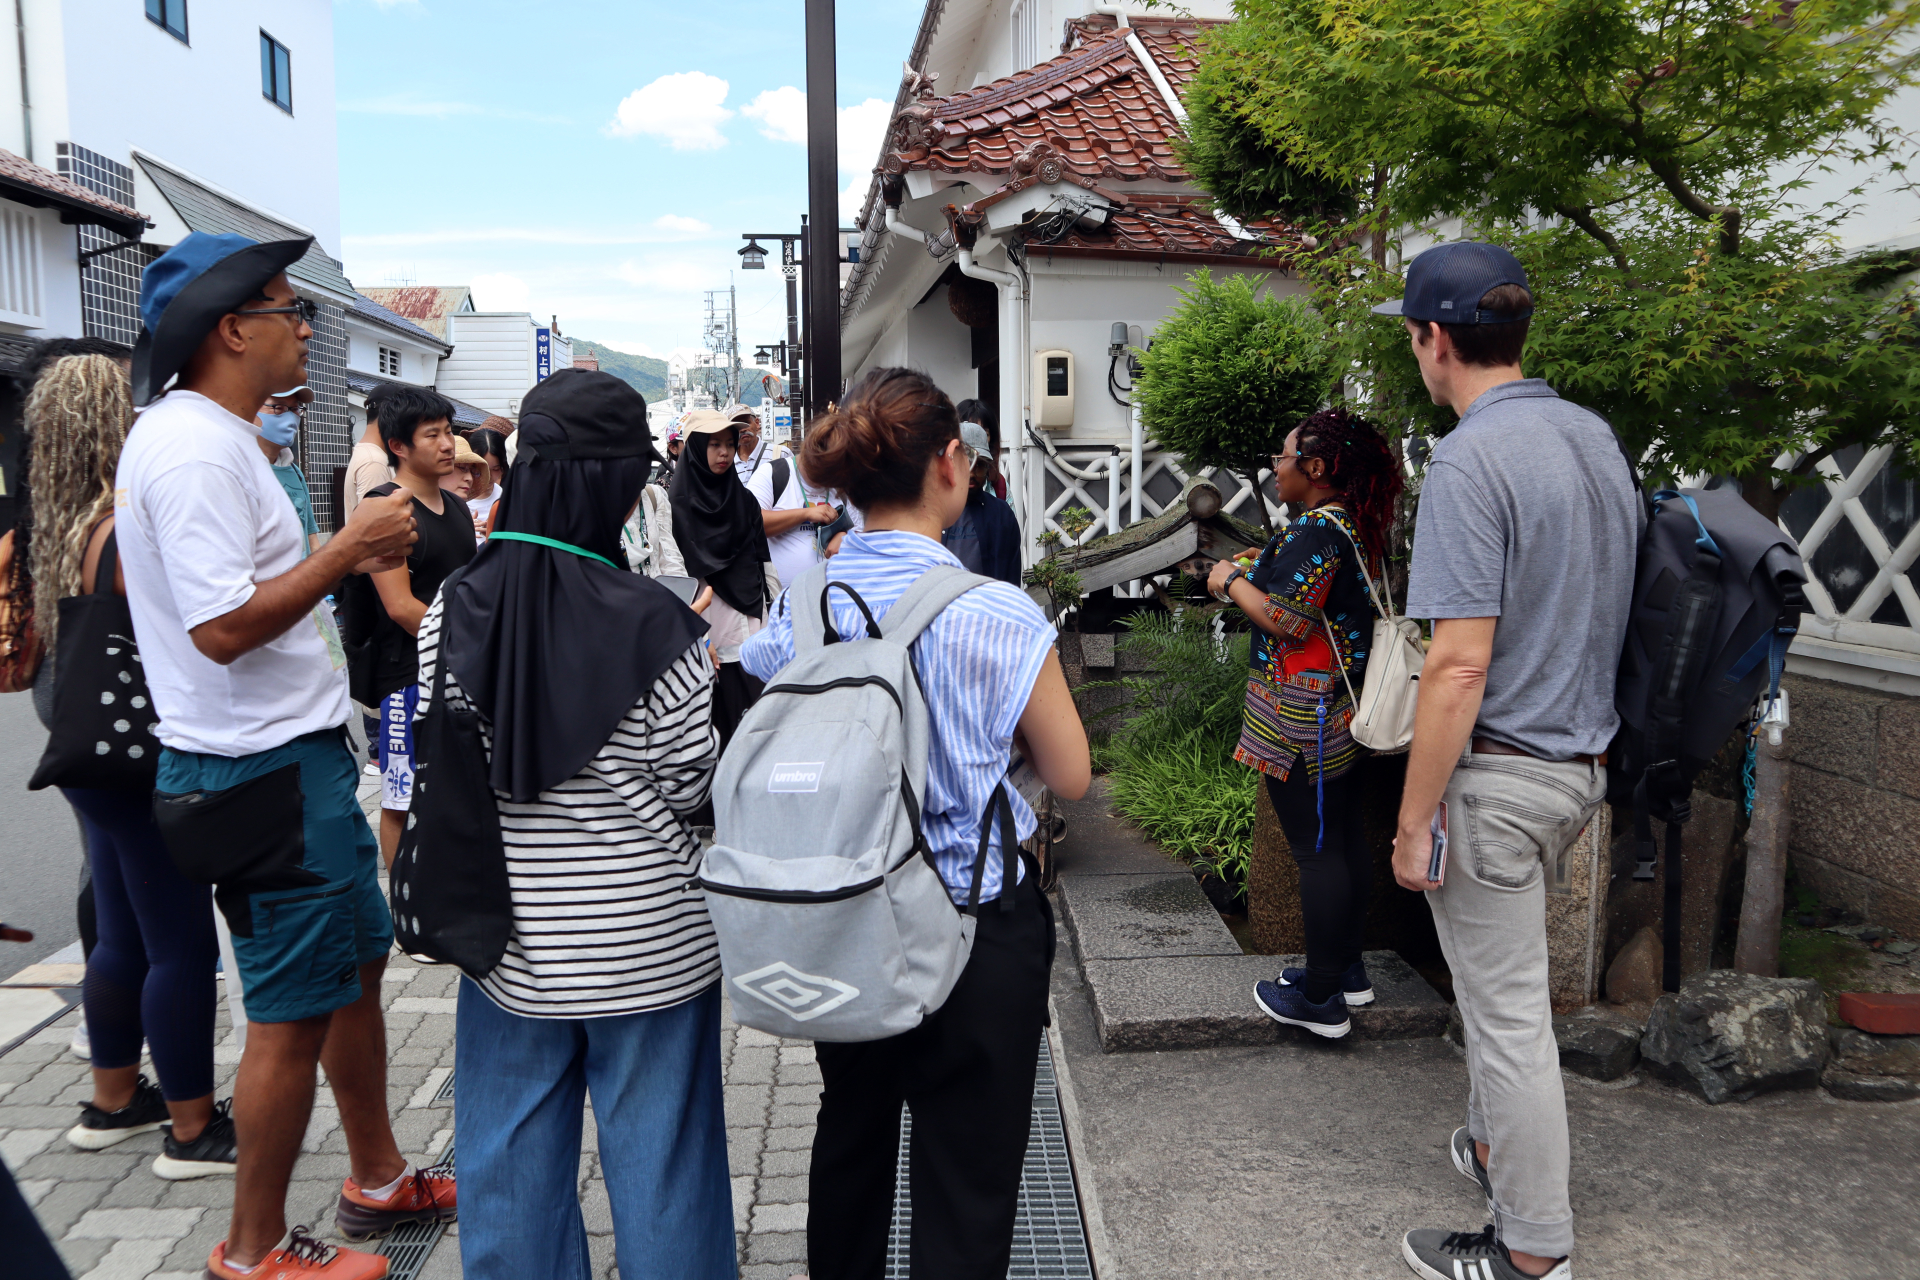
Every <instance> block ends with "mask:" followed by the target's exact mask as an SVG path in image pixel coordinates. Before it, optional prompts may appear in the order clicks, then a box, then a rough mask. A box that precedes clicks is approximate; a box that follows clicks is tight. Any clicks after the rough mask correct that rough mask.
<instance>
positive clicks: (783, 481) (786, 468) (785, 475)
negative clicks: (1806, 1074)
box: [773, 458, 793, 507]
mask: <svg viewBox="0 0 1920 1280" xmlns="http://www.w3.org/2000/svg"><path fill="white" fill-rule="evenodd" d="M792 478H793V464H792V463H791V462H788V461H787V460H786V459H785V458H775V459H774V460H773V505H774V506H776V507H777V506H779V505H780V495H781V494H783V493H785V492H786V491H787V481H789V480H791V479H792Z"/></svg>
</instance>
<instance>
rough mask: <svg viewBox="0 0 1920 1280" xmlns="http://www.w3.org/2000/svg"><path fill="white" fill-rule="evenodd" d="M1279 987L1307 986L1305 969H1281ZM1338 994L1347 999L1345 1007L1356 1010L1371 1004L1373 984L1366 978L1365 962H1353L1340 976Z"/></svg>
mask: <svg viewBox="0 0 1920 1280" xmlns="http://www.w3.org/2000/svg"><path fill="white" fill-rule="evenodd" d="M1280 985H1281V986H1283V987H1304V986H1306V985H1307V971H1306V970H1305V969H1282V970H1281V971H1280ZM1340 994H1341V995H1343V996H1345V997H1346V998H1347V1007H1348V1008H1349V1009H1357V1008H1359V1007H1360V1006H1361V1005H1363V1004H1372V1003H1373V983H1372V981H1370V980H1369V979H1368V977H1367V962H1366V961H1365V960H1355V961H1354V962H1353V963H1352V964H1350V965H1348V966H1347V971H1346V972H1345V973H1344V974H1342V975H1341V976H1340Z"/></svg>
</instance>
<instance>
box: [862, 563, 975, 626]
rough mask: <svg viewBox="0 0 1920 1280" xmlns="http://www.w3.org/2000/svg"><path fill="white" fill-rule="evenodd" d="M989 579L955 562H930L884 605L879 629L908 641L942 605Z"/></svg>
mask: <svg viewBox="0 0 1920 1280" xmlns="http://www.w3.org/2000/svg"><path fill="white" fill-rule="evenodd" d="M992 581H993V579H992V578H986V577H982V576H981V575H979V574H977V573H968V572H967V571H966V570H965V569H962V568H961V567H960V566H959V565H954V564H937V565H934V566H933V567H932V568H931V569H928V570H927V571H926V572H925V573H923V574H921V575H920V576H919V578H918V579H916V580H915V581H914V583H913V585H912V586H910V587H908V588H907V589H906V590H905V591H903V592H901V593H900V597H899V599H897V600H895V601H894V602H893V603H892V604H891V605H890V606H888V608H887V618H886V622H885V624H884V625H883V626H882V627H881V628H880V630H881V633H882V634H883V635H884V636H885V637H886V638H887V639H889V640H891V641H893V642H894V643H895V644H899V645H910V644H912V643H913V642H914V641H915V640H917V639H918V638H919V637H920V633H921V632H922V631H925V630H926V629H927V627H928V626H929V625H931V624H932V622H933V620H934V619H935V618H937V617H939V616H940V611H941V610H942V609H945V608H946V607H947V606H948V605H950V604H952V603H953V602H954V601H955V600H958V599H959V598H960V597H961V596H963V595H965V594H966V593H967V592H969V591H971V590H973V589H974V588H975V587H978V586H984V585H985V584H987V583H989V582H992Z"/></svg>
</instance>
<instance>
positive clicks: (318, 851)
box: [155, 729, 393, 1022]
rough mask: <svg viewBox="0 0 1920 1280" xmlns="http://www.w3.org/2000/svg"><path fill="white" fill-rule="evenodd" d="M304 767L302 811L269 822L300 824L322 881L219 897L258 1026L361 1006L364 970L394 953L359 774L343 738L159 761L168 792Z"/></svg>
mask: <svg viewBox="0 0 1920 1280" xmlns="http://www.w3.org/2000/svg"><path fill="white" fill-rule="evenodd" d="M296 764H297V765H298V766H299V792H300V802H299V810H300V811H299V813H298V814H297V815H296V814H294V813H293V812H291V811H288V812H286V813H284V814H276V815H274V816H273V817H272V818H271V819H270V820H272V821H285V822H287V823H288V824H292V823H293V822H296V821H297V822H298V823H299V824H300V827H301V831H300V837H301V839H302V840H303V841H304V845H305V848H304V853H303V855H302V858H301V861H300V864H299V866H300V867H301V868H302V869H304V870H305V871H307V872H310V873H312V876H317V877H319V880H320V882H319V883H315V884H307V885H302V886H301V887H299V888H295V889H278V890H266V891H257V892H252V893H245V892H241V893H234V892H231V891H229V890H226V889H224V888H223V889H222V891H221V892H220V893H219V894H217V895H216V896H217V899H218V901H219V902H220V906H221V910H222V911H223V912H224V913H225V914H226V917H227V922H228V924H229V926H230V927H231V928H232V931H233V950H234V956H235V958H236V959H238V961H239V962H240V985H241V990H242V991H244V992H245V993H246V1001H247V1020H248V1021H249V1022H293V1021H296V1020H298V1019H300V1018H312V1017H317V1016H319V1015H321V1014H326V1013H331V1012H333V1011H334V1010H335V1009H340V1008H344V1007H345V1006H347V1005H350V1004H352V1003H353V1002H354V1001H355V1000H358V999H359V998H360V966H361V965H363V964H367V963H369V962H370V961H374V960H379V959H382V958H383V957H385V956H386V955H387V953H388V952H389V951H390V950H391V949H392V947H393V919H392V917H391V915H389V913H388V910H387V900H386V895H385V894H383V893H381V891H380V882H379V878H378V877H379V866H380V847H379V845H378V844H377V843H376V842H375V840H374V838H373V832H372V830H371V829H370V828H369V827H368V826H367V818H366V814H364V813H363V812H361V809H360V802H359V799H358V797H357V796H356V795H355V791H356V789H357V786H358V782H359V777H360V767H359V764H358V762H357V761H356V760H355V759H354V757H353V755H352V753H351V752H350V751H349V749H348V747H347V744H346V741H345V738H344V736H343V734H342V731H341V730H339V729H323V730H320V731H318V732H315V733H309V734H305V735H303V736H301V737H298V738H295V739H294V740H293V741H292V742H289V743H287V744H286V745H285V746H280V747H275V748H274V749H273V750H271V751H261V752H258V753H256V754H254V755H250V756H239V757H229V756H213V755H202V754H199V753H197V752H189V751H175V750H173V749H172V748H170V747H169V748H165V749H163V750H162V751H161V753H160V775H159V777H158V778H157V779H156V781H155V786H156V789H157V790H158V791H160V792H162V793H185V792H209V793H211V792H222V791H227V790H228V789H230V788H234V787H238V786H240V785H241V784H242V783H246V782H250V781H252V780H254V779H257V778H260V777H262V776H263V775H266V774H269V773H272V772H273V771H275V770H277V769H283V768H285V767H286V766H288V765H296ZM290 808H291V806H289V810H290ZM289 835H291V833H289ZM212 838H217V833H214V834H213V836H212ZM176 857H177V855H176ZM309 878H310V877H309Z"/></svg>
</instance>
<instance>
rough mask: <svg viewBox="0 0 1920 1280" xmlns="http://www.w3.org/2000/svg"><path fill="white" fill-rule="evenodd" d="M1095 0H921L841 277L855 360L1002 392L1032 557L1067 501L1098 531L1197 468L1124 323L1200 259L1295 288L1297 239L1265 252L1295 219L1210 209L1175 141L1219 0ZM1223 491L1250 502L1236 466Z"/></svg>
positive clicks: (1165, 303) (861, 367) (1139, 340)
mask: <svg viewBox="0 0 1920 1280" xmlns="http://www.w3.org/2000/svg"><path fill="white" fill-rule="evenodd" d="M1087 8H1088V5H1087V4H1086V2H1085V0H947V2H946V3H941V2H939V0H935V2H934V3H930V4H929V5H928V6H927V9H926V16H925V18H924V19H923V22H922V26H921V30H920V33H919V36H918V38H917V39H916V41H915V44H914V47H913V50H912V51H911V56H910V62H911V65H912V66H913V67H915V68H916V69H917V70H918V72H919V73H920V74H919V76H918V77H915V78H910V80H909V83H908V84H907V85H905V86H903V88H902V90H901V94H900V97H899V99H898V100H897V106H896V114H895V117H894V122H893V125H892V127H891V129H890V130H889V132H888V136H887V139H886V142H885V144H884V145H883V147H882V151H881V155H880V157H879V161H880V163H879V167H878V169H877V171H876V174H877V176H876V179H875V181H874V183H873V186H872V188H871V190H870V191H869V194H868V197H867V203H866V206H865V210H864V213H863V215H862V217H861V219H860V223H861V226H862V228H863V232H862V234H861V235H860V236H859V237H858V239H857V247H858V261H857V262H856V263H855V264H854V265H853V266H852V267H851V268H850V269H848V270H847V271H846V273H845V275H846V286H845V288H844V289H843V291H842V295H841V301H842V333H841V342H842V363H843V366H844V367H845V368H846V369H847V371H848V379H849V381H851V380H852V379H853V378H857V377H858V376H860V374H862V373H863V372H865V371H866V370H868V369H871V368H875V367H878V366H882V365H895V364H900V365H911V366H913V367H916V368H920V369H924V370H926V371H927V372H928V373H930V374H932V375H933V377H934V379H935V380H936V381H937V382H939V383H940V385H941V387H942V389H943V390H945V391H946V392H947V393H948V394H949V395H951V396H952V397H953V398H954V399H955V400H956V401H957V400H961V399H964V398H968V397H978V398H979V399H982V400H984V401H986V402H987V403H988V404H989V406H991V407H992V409H993V410H994V413H995V414H996V415H997V417H998V419H999V428H1000V443H1001V445H1002V448H1003V451H1004V452H1003V455H1002V467H1003V469H1004V470H1005V472H1006V475H1007V479H1008V484H1009V490H1008V500H1009V501H1010V502H1011V503H1013V506H1014V509H1015V511H1016V513H1017V514H1018V515H1019V516H1020V520H1021V526H1022V528H1023V529H1024V530H1025V531H1026V534H1027V547H1026V554H1027V557H1028V559H1032V557H1033V555H1034V554H1035V551H1036V545H1035V543H1034V541H1033V540H1034V539H1035V538H1036V537H1037V536H1038V534H1039V533H1040V531H1041V530H1042V529H1043V528H1045V527H1047V526H1048V525H1049V524H1051V522H1052V517H1053V516H1054V514H1055V513H1057V512H1058V511H1060V510H1061V509H1062V508H1063V507H1067V506H1076V505H1077V506H1084V507H1087V508H1089V509H1090V510H1092V511H1094V512H1095V513H1096V514H1097V515H1098V517H1099V519H1098V521H1097V523H1096V524H1095V525H1094V527H1093V528H1092V529H1090V530H1089V531H1088V532H1087V534H1086V535H1085V536H1086V537H1089V538H1090V537H1093V536H1097V535H1098V534H1101V533H1105V532H1108V531H1109V530H1118V529H1119V528H1120V527H1122V526H1123V525H1124V524H1126V523H1128V522H1130V521H1131V520H1133V519H1138V518H1140V517H1142V516H1151V515H1157V514H1158V513H1159V511H1160V510H1161V506H1162V504H1163V503H1165V502H1168V501H1171V500H1172V498H1173V497H1175V496H1176V495H1177V494H1178V493H1179V491H1180V488H1181V485H1182V482H1183V480H1184V479H1185V473H1184V472H1183V471H1182V470H1181V469H1180V467H1179V465H1178V463H1177V460H1175V459H1171V458H1167V457H1162V456H1160V455H1158V454H1157V453H1155V452H1154V451H1152V450H1151V449H1149V448H1148V447H1147V446H1146V444H1145V442H1144V441H1143V440H1142V439H1141V438H1140V433H1139V431H1138V427H1137V423H1136V421H1135V420H1134V418H1133V416H1132V414H1131V411H1130V409H1129V407H1128V405H1127V404H1126V403H1125V399H1126V394H1125V388H1126V386H1127V385H1128V382H1129V377H1128V374H1127V369H1126V355H1125V351H1124V350H1123V349H1121V348H1116V347H1115V346H1114V345H1113V335H1114V333H1115V327H1116V326H1120V330H1119V331H1120V333H1121V334H1122V335H1123V337H1124V344H1123V346H1139V345H1144V342H1145V339H1146V338H1147V337H1149V336H1151V334H1152V333H1153V331H1154V329H1155V328H1156V327H1157V326H1158V325H1159V324H1160V322H1161V320H1162V319H1164V318H1165V317H1166V315H1167V314H1168V313H1169V312H1170V311H1171V310H1172V309H1173V308H1174V306H1175V305H1176V304H1177V303H1178V302H1179V296H1178V294H1177V293H1176V292H1175V290H1176V288H1177V287H1178V286H1179V285H1181V284H1182V283H1183V282H1184V281H1185V278H1186V276H1187V275H1188V274H1189V273H1190V272H1192V271H1193V270H1194V269H1195V268H1196V267H1201V266H1205V267H1208V268H1209V269H1211V270H1212V271H1213V273H1214V274H1215V276H1216V277H1218V276H1221V275H1223V274H1228V273H1234V272H1247V271H1252V272H1259V273H1270V274H1273V275H1274V287H1275V288H1276V289H1279V290H1281V291H1287V290H1291V289H1298V288H1300V287H1301V286H1299V285H1298V284H1297V283H1295V282H1292V281H1289V280H1287V279H1286V278H1285V274H1284V271H1283V270H1282V268H1283V266H1284V259H1282V260H1281V261H1278V262H1276V261H1273V260H1271V259H1261V258H1258V257H1256V256H1255V255H1256V254H1258V253H1259V252H1260V251H1262V250H1267V249H1273V248H1276V247H1278V248H1281V249H1283V250H1284V248H1285V247H1286V246H1287V245H1289V244H1290V243H1292V240H1291V239H1290V238H1289V236H1288V234H1287V233H1286V232H1285V231H1284V230H1283V229H1280V228H1276V227H1272V226H1269V225H1267V224H1264V223H1256V224H1250V225H1247V226H1242V225H1241V224H1239V223H1237V222H1235V221H1233V220H1232V219H1230V218H1222V217H1219V216H1217V215H1216V214H1215V213H1214V212H1213V210H1212V203H1211V201H1210V200H1209V199H1208V198H1207V197H1206V196H1205V195H1204V194H1203V193H1202V192H1200V191H1199V190H1198V189H1197V188H1196V187H1195V186H1194V185H1193V183H1192V181H1191V179H1189V177H1188V176H1187V174H1186V172H1185V171H1184V170H1183V169H1182V168H1181V167H1180V165H1179V163H1178V162H1177V161H1176V160H1175V159H1174V156H1173V150H1172V142H1173V140H1174V139H1175V137H1176V136H1177V135H1178V134H1179V132H1180V130H1181V127H1182V123H1183V121H1184V119H1185V109H1184V107H1182V105H1181V104H1180V101H1179V94H1180V92H1181V90H1182V88H1183V87H1184V86H1185V84H1186V82H1187V80H1188V78H1189V77H1190V76H1191V75H1192V73H1193V70H1194V61H1193V58H1192V56H1191V54H1190V53H1189V52H1188V46H1189V44H1190V43H1191V37H1192V36H1193V35H1194V34H1195V33H1196V32H1197V31H1199V30H1200V29H1201V28H1203V27H1204V26H1205V25H1208V24H1209V23H1210V22H1212V21H1218V20H1220V19H1224V18H1225V17H1227V16H1228V14H1229V8H1228V5H1227V4H1226V3H1224V2H1223V0H1200V2H1199V3H1196V4H1194V5H1192V6H1191V9H1192V11H1193V12H1194V13H1196V14H1198V15H1200V16H1199V17H1198V18H1197V19H1196V18H1177V19H1176V18H1160V17H1145V16H1138V15H1136V16H1131V17H1116V16H1114V15H1112V14H1110V13H1100V14H1093V15H1088V14H1087V13H1086V10H1087ZM1063 35H1064V39H1063V38H1062V37H1063ZM1054 393H1060V394H1054ZM1029 423H1031V424H1032V427H1033V432H1032V434H1029V433H1028V432H1027V431H1026V430H1025V429H1024V428H1025V426H1026V424H1029ZM1036 440H1037V441H1040V442H1041V443H1036ZM1236 488H1237V492H1236V491H1235V490H1236ZM1227 491H1228V492H1229V493H1230V494H1231V495H1232V496H1231V498H1230V501H1229V509H1230V510H1233V511H1234V512H1235V514H1238V515H1240V516H1241V517H1242V518H1244V519H1253V520H1257V519H1258V514H1257V508H1256V507H1255V506H1254V505H1253V504H1254V502H1255V501H1256V499H1255V497H1254V495H1253V493H1252V492H1251V491H1250V490H1249V489H1248V488H1247V487H1246V486H1245V485H1244V484H1240V485H1237V486H1236V484H1234V483H1232V482H1229V483H1228V484H1227ZM1055 527H1057V526H1055Z"/></svg>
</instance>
